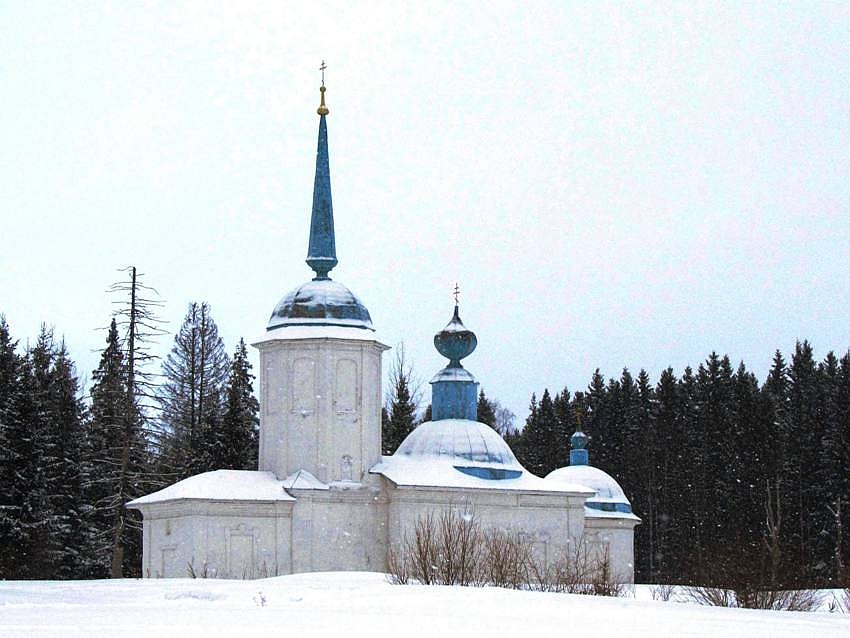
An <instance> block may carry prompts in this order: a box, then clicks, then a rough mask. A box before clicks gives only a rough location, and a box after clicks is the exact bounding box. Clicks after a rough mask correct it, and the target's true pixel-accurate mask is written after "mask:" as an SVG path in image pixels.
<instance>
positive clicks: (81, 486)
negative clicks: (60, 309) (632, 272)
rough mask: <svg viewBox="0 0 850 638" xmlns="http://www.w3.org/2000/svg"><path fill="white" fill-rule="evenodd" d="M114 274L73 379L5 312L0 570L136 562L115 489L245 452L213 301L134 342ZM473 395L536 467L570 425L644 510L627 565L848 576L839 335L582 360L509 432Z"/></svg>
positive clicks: (133, 287)
mask: <svg viewBox="0 0 850 638" xmlns="http://www.w3.org/2000/svg"><path fill="white" fill-rule="evenodd" d="M126 284H127V285H126V286H125V285H121V286H119V288H118V289H117V290H118V291H119V293H120V294H126V295H127V299H126V301H127V303H126V304H122V305H120V308H119V311H118V312H117V313H116V319H113V320H112V322H111V323H110V324H109V327H108V329H107V330H106V334H105V338H104V343H103V350H102V352H101V358H100V363H99V365H98V367H97V369H96V370H94V371H93V372H92V377H91V378H92V382H91V387H90V388H89V389H88V391H87V393H86V395H85V396H83V390H82V388H81V387H80V382H79V380H78V376H77V372H76V371H75V366H74V363H73V362H72V361H71V360H70V358H69V356H68V353H67V349H66V347H65V345H64V343H63V342H62V341H61V340H57V339H56V338H55V336H54V333H53V331H52V330H51V329H49V328H46V327H43V328H42V330H41V332H40V334H39V335H38V336H37V338H36V339H35V341H34V343H32V345H29V346H28V347H26V348H22V347H21V346H20V343H19V339H16V338H15V336H14V335H13V334H12V330H11V328H10V327H9V326H8V325H7V323H6V320H5V319H4V318H0V578H5V579H26V578H39V579H67V578H103V577H110V576H111V577H120V576H140V575H141V574H140V573H139V570H140V564H141V556H140V553H141V535H140V520H139V518H138V515H137V514H136V513H135V512H134V511H131V510H127V509H126V508H125V504H126V503H127V502H128V501H130V500H132V499H133V498H136V497H138V496H141V495H143V494H148V493H150V492H152V491H155V490H157V489H160V488H162V487H164V486H166V485H169V484H171V483H174V482H175V481H177V480H180V479H182V478H185V477H187V476H190V475H192V474H196V473H199V472H204V471H208V470H213V469H227V468H229V469H255V468H256V459H257V434H258V424H259V420H258V413H259V405H258V403H257V399H256V397H255V394H254V390H253V380H254V376H253V374H252V372H251V365H250V363H249V361H248V356H247V349H246V347H245V343H244V341H241V340H240V342H239V343H238V344H237V345H236V346H235V348H234V351H233V355H232V356H229V355H228V353H227V351H226V349H225V345H224V344H223V342H222V340H221V338H220V337H219V336H218V328H217V326H216V324H215V321H214V320H213V317H212V312H211V309H210V307H209V305H208V304H205V303H191V304H189V305H188V309H187V313H186V316H185V319H184V321H183V324H182V325H181V327H180V328H179V330H178V331H177V334H176V335H175V336H174V341H173V347H172V349H171V352H170V354H169V355H168V356H167V357H166V358H165V360H164V361H157V360H156V358H155V357H153V356H152V355H151V354H150V352H149V349H148V348H149V345H150V343H151V338H152V336H154V335H156V334H157V333H158V331H159V333H161V331H160V330H159V328H158V327H157V324H156V319H155V312H154V311H155V308H156V304H155V303H154V302H152V301H151V299H148V298H146V297H145V294H144V291H145V288H144V286H142V285H141V284H140V283H138V282H136V277H135V272H134V271H133V272H132V279H129V280H128V282H126ZM396 366H397V368H398V371H397V372H399V373H397V374H396V375H395V376H393V384H391V385H392V386H393V387H391V388H390V390H389V394H388V397H387V407H386V408H385V412H384V429H385V436H389V435H390V434H392V436H391V437H390V438H391V439H392V441H391V440H389V439H387V440H385V442H384V453H390V452H392V451H393V449H394V447H395V446H397V445H398V443H400V441H401V440H402V439H403V438H404V435H405V434H406V433H407V432H409V431H410V430H411V429H412V428H413V427H415V422H416V420H415V415H416V413H417V401H416V399H417V397H416V394H417V393H416V389H415V388H414V387H411V384H410V368H409V366H407V364H405V362H404V361H403V359H402V360H401V361H400V362H396ZM406 366H407V367H406ZM391 376H392V375H391ZM399 388H400V389H399ZM478 408H479V420H481V421H482V422H485V423H488V424H490V425H492V426H493V427H495V428H497V429H499V430H500V431H501V432H502V433H503V434H504V435H505V436H506V438H507V439H508V441H509V443H510V444H511V446H512V448H513V449H514V451H515V452H516V454H517V457H518V458H519V460H520V461H521V462H522V463H523V465H525V467H527V468H528V469H529V470H530V471H532V472H534V473H535V474H537V475H539V476H545V475H546V474H548V473H549V472H550V471H552V470H553V469H555V468H557V467H563V466H565V465H567V464H568V463H569V437H570V435H571V434H572V432H573V431H575V429H576V427H577V424H579V423H580V424H581V427H582V429H583V430H584V431H585V433H587V434H588V435H589V436H590V446H589V452H590V462H591V464H592V465H595V466H597V467H599V468H601V469H603V470H605V471H607V472H608V473H609V474H611V475H612V476H613V477H614V478H615V479H616V480H617V481H618V482H619V483H620V484H621V485H622V487H623V489H624V490H625V492H626V494H627V496H628V497H629V499H630V500H631V503H632V508H633V511H634V512H635V513H636V514H637V515H638V516H639V517H640V518H641V519H642V524H641V525H639V526H638V527H637V528H636V536H635V559H636V560H635V573H636V580H637V582H661V583H699V584H712V585H718V586H730V587H731V586H738V585H740V583H742V582H745V583H753V584H757V585H773V586H779V587H803V586H806V587H810V586H827V585H831V586H835V585H837V584H839V583H843V584H844V585H846V584H847V582H848V580H847V579H848V568H847V565H848V563H850V539H848V536H850V529H848V528H850V502H848V501H850V472H848V468H850V353H848V354H846V355H844V356H843V357H842V358H840V359H839V358H837V357H836V356H835V355H834V354H832V353H830V354H828V355H827V356H826V358H825V359H824V360H823V361H816V360H815V358H814V355H813V350H812V347H811V346H810V345H809V344H808V343H807V342H802V343H798V344H797V346H796V349H795V351H794V352H793V353H792V354H791V356H790V360H786V359H785V358H784V357H783V355H782V354H781V353H779V352H778V351H777V352H776V353H775V356H774V359H773V365H772V368H771V370H770V372H769V374H768V375H767V378H766V379H765V380H764V382H763V383H760V382H759V380H758V379H756V377H755V376H754V375H753V374H752V373H750V372H749V371H748V370H747V369H746V367H745V366H744V364H743V363H741V364H740V365H738V367H737V368H733V366H732V364H731V362H730V360H729V358H728V357H726V356H719V355H717V354H715V353H712V354H711V355H709V356H708V358H707V359H706V360H705V361H704V362H703V363H701V364H700V365H699V366H698V367H697V369H696V370H693V369H691V368H686V369H685V370H684V372H683V373H682V374H681V376H677V375H676V374H675V372H674V371H673V370H672V369H667V370H665V371H664V372H663V373H662V374H661V376H660V378H659V379H658V380H657V381H653V380H651V379H650V378H649V376H648V375H647V374H646V373H645V372H644V371H641V372H640V373H638V375H637V377H633V376H632V374H631V373H630V372H629V371H628V370H623V372H622V374H621V375H620V377H619V378H618V379H608V380H606V379H605V378H604V377H603V375H602V374H601V373H600V372H599V371H598V370H597V371H596V372H595V373H594V374H593V375H592V377H591V379H590V382H589V384H588V386H587V388H586V389H583V390H580V391H576V392H575V393H570V391H569V390H567V389H564V390H562V391H560V392H559V393H557V394H554V395H552V394H550V392H549V391H548V390H544V391H543V393H542V394H541V395H540V396H539V398H538V396H536V395H533V396H532V397H531V401H530V408H529V415H528V417H527V419H526V422H525V425H524V427H523V428H522V430H521V431H519V432H517V431H507V432H506V431H505V430H506V428H505V426H504V423H505V416H504V415H505V413H507V414H508V416H509V417H512V416H513V415H512V414H510V411H507V410H505V409H504V408H502V407H501V406H500V405H499V404H498V401H494V400H490V399H488V398H487V397H486V396H485V395H484V394H483V392H482V394H481V396H480V398H479V404H478ZM425 412H426V417H427V409H426V410H425ZM396 439H398V440H396Z"/></svg>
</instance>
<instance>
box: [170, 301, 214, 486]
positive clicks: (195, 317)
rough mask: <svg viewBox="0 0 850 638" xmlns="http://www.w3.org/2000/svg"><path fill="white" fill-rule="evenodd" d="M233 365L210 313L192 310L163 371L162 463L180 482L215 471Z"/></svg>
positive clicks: (204, 308)
mask: <svg viewBox="0 0 850 638" xmlns="http://www.w3.org/2000/svg"><path fill="white" fill-rule="evenodd" d="M228 369H229V362H228V360H227V354H226V353H225V351H224V344H223V343H222V340H221V338H220V337H219V335H218V327H217V326H216V324H215V321H214V320H213V318H212V316H211V313H210V307H209V305H208V304H206V303H195V302H192V303H190V304H189V309H188V311H187V313H186V317H185V319H184V320H183V325H182V326H181V327H180V330H179V332H178V333H177V335H175V337H174V347H173V348H172V350H171V353H170V354H169V355H168V357H167V358H166V360H165V362H164V363H163V366H162V372H163V377H164V382H163V384H162V385H161V386H160V389H159V394H158V399H159V402H160V406H161V429H162V435H161V442H160V449H161V455H162V456H161V462H162V464H163V469H164V472H166V473H170V475H171V476H172V477H173V479H174V480H179V479H184V478H186V477H188V476H191V475H193V474H199V473H201V472H206V471H209V470H213V469H216V468H215V467H214V464H213V461H214V451H213V450H214V447H215V438H214V434H213V432H214V430H215V428H217V427H218V426H219V425H220V424H221V421H222V418H223V412H224V386H225V383H226V380H227V374H228Z"/></svg>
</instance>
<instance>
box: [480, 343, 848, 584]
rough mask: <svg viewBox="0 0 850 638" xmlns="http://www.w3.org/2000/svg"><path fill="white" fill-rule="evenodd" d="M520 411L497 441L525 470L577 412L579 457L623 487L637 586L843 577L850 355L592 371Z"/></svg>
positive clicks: (803, 347)
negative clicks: (761, 371) (520, 423)
mask: <svg viewBox="0 0 850 638" xmlns="http://www.w3.org/2000/svg"><path fill="white" fill-rule="evenodd" d="M479 411H480V406H479ZM529 411H530V414H529V416H528V419H527V420H526V424H525V427H524V428H523V429H522V431H521V432H520V433H518V434H513V435H509V437H508V438H509V442H510V443H511V444H512V447H513V449H514V451H515V452H516V454H517V457H518V458H519V460H520V461H521V462H522V463H523V465H525V467H526V468H528V469H529V470H531V471H532V472H534V473H535V474H538V475H539V476H545V475H546V474H547V473H549V472H550V471H552V470H553V469H555V468H557V467H563V466H565V465H567V464H568V462H569V442H568V437H569V436H570V434H571V433H572V432H573V431H575V429H576V424H577V421H580V422H581V425H582V428H583V430H584V432H585V433H586V434H587V435H589V436H590V445H589V452H590V463H591V465H594V466H596V467H599V468H600V469H603V470H605V471H606V472H608V473H609V474H611V475H612V476H613V477H614V478H615V479H616V480H617V481H618V482H619V483H620V485H621V486H622V487H623V490H624V491H625V493H626V495H627V497H628V498H629V500H630V501H631V503H632V509H633V511H634V512H635V514H637V515H638V516H639V517H640V518H641V519H642V523H641V524H640V525H639V526H638V527H637V528H636V529H635V577H636V581H637V582H645V583H682V584H684V583H699V584H706V585H713V586H719V587H737V586H740V585H741V584H752V585H753V586H763V587H769V586H777V587H787V588H791V587H814V586H836V585H837V584H839V583H841V584H843V585H845V586H846V584H847V583H848V578H850V574H848V563H850V539H848V530H850V353H848V354H846V355H844V356H843V357H842V358H841V359H838V358H837V357H836V356H835V355H834V354H833V353H829V354H828V355H827V356H826V358H825V359H824V360H823V361H820V362H818V361H815V359H814V357H813V354H812V347H811V345H810V344H809V343H808V342H805V341H804V342H802V343H798V344H797V346H796V348H795V350H794V353H793V354H792V355H791V359H790V361H786V359H785V358H784V357H783V355H782V354H781V353H780V352H778V351H777V352H776V353H775V356H774V358H773V365H772V367H771V370H770V372H769V374H768V376H767V379H766V380H765V381H764V383H762V384H759V382H758V380H757V379H756V377H755V376H754V375H753V374H752V373H750V372H749V371H748V370H747V369H746V367H745V365H744V364H743V363H741V364H740V365H738V367H737V368H733V366H732V364H731V362H730V360H729V357H726V356H723V357H721V356H719V355H717V354H715V353H712V354H711V355H709V357H708V358H707V359H706V360H705V362H703V363H702V364H700V365H699V367H698V368H697V369H696V370H693V369H691V368H690V367H689V368H686V369H685V371H684V372H683V373H682V375H681V376H680V377H677V376H676V374H675V373H674V371H673V370H672V369H667V370H665V371H664V372H663V373H662V374H661V377H660V378H659V379H658V381H657V382H655V383H653V382H652V381H651V380H650V379H649V376H648V375H647V374H646V373H645V372H644V371H643V370H641V371H640V373H639V374H638V375H637V377H633V376H632V374H631V373H630V372H629V371H628V370H623V372H622V374H621V376H620V378H619V379H609V380H608V381H606V380H605V379H604V378H603V376H602V374H600V372H599V371H598V370H597V371H596V372H595V373H594V374H593V376H592V378H591V380H590V383H589V384H588V386H587V389H586V390H582V391H577V392H575V393H574V394H570V392H569V390H567V389H564V390H562V391H561V392H560V393H558V394H556V395H554V396H552V395H551V394H550V393H549V391H548V390H544V391H543V394H542V395H541V396H540V398H537V397H536V396H532V397H531V405H530V410H529Z"/></svg>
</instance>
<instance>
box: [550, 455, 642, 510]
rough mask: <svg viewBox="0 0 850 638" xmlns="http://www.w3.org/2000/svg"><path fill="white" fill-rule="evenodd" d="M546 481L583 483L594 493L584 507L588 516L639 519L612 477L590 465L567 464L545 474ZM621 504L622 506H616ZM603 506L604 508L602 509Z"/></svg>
mask: <svg viewBox="0 0 850 638" xmlns="http://www.w3.org/2000/svg"><path fill="white" fill-rule="evenodd" d="M545 480H546V481H552V482H553V483H568V484H571V485H575V484H578V485H584V486H585V487H588V488H590V489H592V490H593V491H594V492H595V494H594V495H593V496H591V497H590V498H589V499H587V502H586V503H585V507H584V513H585V516H587V517H589V518H620V519H629V520H638V521H639V520H640V518H638V517H637V516H635V515H634V514H633V513H632V511H631V503H630V502H629V499H628V498H627V497H626V494H625V492H623V488H621V487H620V484H619V483H617V481H616V480H614V477H613V476H611V475H610V474H608V473H607V472H604V471H603V470H600V469H599V468H598V467H593V466H592V465H568V466H567V467H561V468H558V469H557V470H552V471H551V472H549V474H547V475H546V479H545ZM618 505H622V506H623V507H616V506H618ZM602 508H605V509H602Z"/></svg>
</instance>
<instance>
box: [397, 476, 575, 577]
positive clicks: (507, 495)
mask: <svg viewBox="0 0 850 638" xmlns="http://www.w3.org/2000/svg"><path fill="white" fill-rule="evenodd" d="M387 484H388V485H389V486H390V487H389V489H388V494H389V499H390V505H389V518H388V526H389V542H390V545H391V546H393V547H395V548H398V547H400V546H401V544H402V543H403V542H404V538H405V535H407V537H408V538H412V532H413V529H414V527H415V525H416V522H417V521H418V520H420V519H421V518H422V517H424V516H427V515H428V514H431V515H433V516H435V517H437V516H439V515H440V514H441V513H443V512H446V511H451V510H453V511H456V512H458V513H464V512H472V513H473V514H474V516H475V518H476V520H477V521H478V522H479V524H480V525H481V528H482V529H484V530H488V529H499V530H505V531H509V532H516V533H519V534H520V535H521V536H523V537H524V538H526V539H528V540H530V541H531V543H532V547H533V549H534V552H535V553H536V554H537V555H538V556H540V557H542V558H543V559H544V560H546V561H549V560H552V559H554V558H556V557H557V556H559V555H560V554H561V553H562V552H563V551H566V550H568V549H569V547H570V544H571V543H573V542H575V541H574V539H578V538H580V537H581V536H582V533H583V529H584V528H583V523H584V507H583V505H584V498H583V497H581V496H566V495H564V494H551V493H539V492H521V491H514V490H496V489H493V490H473V489H447V488H423V487H399V486H394V485H392V483H391V482H390V481H387ZM570 539H573V540H570Z"/></svg>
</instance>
